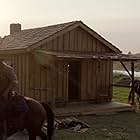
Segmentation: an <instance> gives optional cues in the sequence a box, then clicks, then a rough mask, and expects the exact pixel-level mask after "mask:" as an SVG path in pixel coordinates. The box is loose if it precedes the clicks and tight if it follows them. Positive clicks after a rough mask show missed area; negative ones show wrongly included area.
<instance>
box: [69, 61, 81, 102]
mask: <svg viewBox="0 0 140 140" xmlns="http://www.w3.org/2000/svg"><path fill="white" fill-rule="evenodd" d="M68 77H69V81H68V83H69V84H68V87H69V88H68V100H69V101H70V102H71V101H77V100H80V92H81V91H80V87H81V86H80V84H81V78H80V77H81V65H80V62H79V61H71V62H70V63H69V75H68Z"/></svg>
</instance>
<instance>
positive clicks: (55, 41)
mask: <svg viewBox="0 0 140 140" xmlns="http://www.w3.org/2000/svg"><path fill="white" fill-rule="evenodd" d="M56 50H58V38H55V39H54V40H53V51H56Z"/></svg>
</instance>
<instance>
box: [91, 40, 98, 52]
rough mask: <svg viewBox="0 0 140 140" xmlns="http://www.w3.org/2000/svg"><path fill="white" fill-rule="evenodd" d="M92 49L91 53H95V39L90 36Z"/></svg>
mask: <svg viewBox="0 0 140 140" xmlns="http://www.w3.org/2000/svg"><path fill="white" fill-rule="evenodd" d="M92 51H93V53H96V51H97V41H96V39H95V38H92Z"/></svg>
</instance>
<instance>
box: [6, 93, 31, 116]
mask: <svg viewBox="0 0 140 140" xmlns="http://www.w3.org/2000/svg"><path fill="white" fill-rule="evenodd" d="M28 110H29V107H28V105H27V103H26V100H25V98H24V97H23V96H21V95H13V96H11V97H10V100H9V102H8V113H9V115H10V116H11V117H15V116H18V115H20V114H22V113H26V112H27V111H28Z"/></svg>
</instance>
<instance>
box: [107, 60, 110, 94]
mask: <svg viewBox="0 0 140 140" xmlns="http://www.w3.org/2000/svg"><path fill="white" fill-rule="evenodd" d="M106 92H107V94H108V96H110V60H107V62H106Z"/></svg>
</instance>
